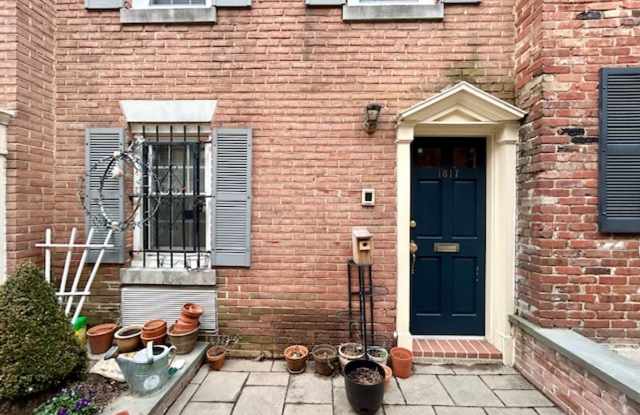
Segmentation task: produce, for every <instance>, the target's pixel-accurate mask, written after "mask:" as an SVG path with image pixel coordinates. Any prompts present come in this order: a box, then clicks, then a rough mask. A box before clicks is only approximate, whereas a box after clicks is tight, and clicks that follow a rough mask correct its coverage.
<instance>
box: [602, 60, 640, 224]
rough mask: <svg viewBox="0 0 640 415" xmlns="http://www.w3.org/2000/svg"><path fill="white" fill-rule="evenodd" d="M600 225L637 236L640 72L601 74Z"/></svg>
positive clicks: (625, 70) (639, 217) (639, 211)
mask: <svg viewBox="0 0 640 415" xmlns="http://www.w3.org/2000/svg"><path fill="white" fill-rule="evenodd" d="M599 117H600V138H599V166H600V169H599V190H598V192H599V199H598V203H599V215H598V216H599V218H598V219H599V225H600V231H601V232H620V233H630V232H640V68H616V69H613V68H606V69H602V70H601V71H600V114H599Z"/></svg>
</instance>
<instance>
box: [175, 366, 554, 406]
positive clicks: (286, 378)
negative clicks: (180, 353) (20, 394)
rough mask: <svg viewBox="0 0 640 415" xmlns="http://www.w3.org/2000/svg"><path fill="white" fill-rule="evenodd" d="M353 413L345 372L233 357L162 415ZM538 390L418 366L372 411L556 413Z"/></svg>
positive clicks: (493, 371) (468, 369) (520, 382)
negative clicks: (292, 371)
mask: <svg viewBox="0 0 640 415" xmlns="http://www.w3.org/2000/svg"><path fill="white" fill-rule="evenodd" d="M253 414H256V415H262V414H265V415H270V414H273V415H352V414H355V412H353V411H352V410H351V407H350V406H349V402H348V401H347V396H346V393H345V390H344V379H343V378H342V377H341V376H335V377H333V378H332V379H330V378H327V377H322V376H318V375H316V374H315V373H314V372H313V366H312V364H311V363H310V364H309V365H308V368H307V372H306V373H304V374H301V375H289V374H288V373H286V370H285V366H284V362H282V361H263V362H255V361H249V360H240V359H232V360H228V361H227V362H226V363H225V366H224V368H223V370H222V371H220V372H213V371H212V372H210V371H209V368H208V366H206V365H205V366H203V367H202V368H201V369H200V371H199V372H198V374H197V375H196V376H195V377H194V378H193V380H192V381H191V384H190V385H189V386H188V387H187V388H186V389H185V390H184V392H183V394H182V396H180V397H179V398H178V399H177V400H176V401H175V403H174V404H173V406H172V407H171V408H170V409H169V411H168V412H167V415H253ZM560 414H562V412H561V411H560V410H559V409H557V408H556V407H554V405H553V403H552V402H551V401H549V400H548V399H547V398H546V397H545V396H544V395H543V394H542V393H540V392H539V391H537V390H536V389H535V388H534V387H533V386H532V385H531V384H530V383H529V382H527V380H526V379H524V378H523V377H522V376H521V375H519V374H518V372H517V371H515V370H514V369H512V368H510V367H506V366H500V365H497V366H489V365H479V366H438V365H416V366H415V371H414V375H413V376H411V377H410V378H409V379H396V378H394V379H392V381H391V383H390V384H389V385H387V387H386V390H385V396H384V406H383V408H382V409H381V410H380V411H379V412H378V414H377V415H560Z"/></svg>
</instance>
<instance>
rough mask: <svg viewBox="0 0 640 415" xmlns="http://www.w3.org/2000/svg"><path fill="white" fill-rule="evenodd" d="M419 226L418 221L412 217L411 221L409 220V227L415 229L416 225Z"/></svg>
mask: <svg viewBox="0 0 640 415" xmlns="http://www.w3.org/2000/svg"><path fill="white" fill-rule="evenodd" d="M416 226H418V224H417V223H416V221H415V220H413V219H411V222H409V227H410V228H411V229H415V227H416Z"/></svg>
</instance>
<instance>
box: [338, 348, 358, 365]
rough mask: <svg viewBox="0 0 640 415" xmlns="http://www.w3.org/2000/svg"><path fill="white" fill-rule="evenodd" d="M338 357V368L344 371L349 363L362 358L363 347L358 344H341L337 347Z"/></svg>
mask: <svg viewBox="0 0 640 415" xmlns="http://www.w3.org/2000/svg"><path fill="white" fill-rule="evenodd" d="M338 356H339V357H340V366H341V367H342V369H344V368H345V366H346V365H347V363H349V362H350V361H352V360H356V359H360V358H362V357H364V347H363V346H362V344H360V343H342V344H341V345H340V346H338Z"/></svg>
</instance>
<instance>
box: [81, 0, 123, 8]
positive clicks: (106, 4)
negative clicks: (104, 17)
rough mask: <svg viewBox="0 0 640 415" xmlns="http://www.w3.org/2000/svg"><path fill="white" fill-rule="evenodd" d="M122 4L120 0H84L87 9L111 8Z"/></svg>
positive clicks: (119, 6)
mask: <svg viewBox="0 0 640 415" xmlns="http://www.w3.org/2000/svg"><path fill="white" fill-rule="evenodd" d="M122 6H123V1H122V0H84V8H85V9H89V10H113V9H120V8H122Z"/></svg>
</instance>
